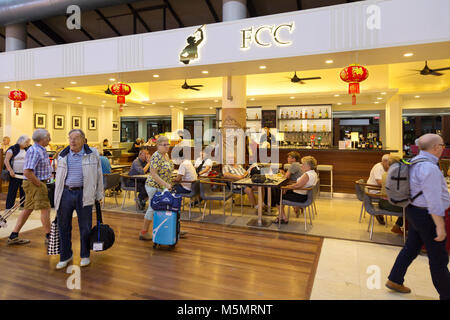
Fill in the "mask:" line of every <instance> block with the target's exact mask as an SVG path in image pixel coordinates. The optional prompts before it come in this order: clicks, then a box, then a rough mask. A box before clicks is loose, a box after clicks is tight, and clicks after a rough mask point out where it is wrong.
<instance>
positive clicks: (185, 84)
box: [181, 80, 203, 91]
mask: <svg viewBox="0 0 450 320" xmlns="http://www.w3.org/2000/svg"><path fill="white" fill-rule="evenodd" d="M197 87H203V85H202V84H194V85H192V86H191V85H188V84H187V81H186V80H184V83H183V85H182V86H181V88H182V89H186V90H187V89H191V90H196V91H200V89H197Z"/></svg>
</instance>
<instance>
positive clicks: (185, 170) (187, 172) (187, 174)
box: [178, 160, 197, 190]
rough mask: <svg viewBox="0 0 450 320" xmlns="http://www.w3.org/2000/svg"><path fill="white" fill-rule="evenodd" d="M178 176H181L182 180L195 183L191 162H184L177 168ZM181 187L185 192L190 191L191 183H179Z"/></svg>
mask: <svg viewBox="0 0 450 320" xmlns="http://www.w3.org/2000/svg"><path fill="white" fill-rule="evenodd" d="M178 174H179V175H181V176H183V178H182V180H185V181H195V180H197V172H196V171H195V168H194V166H193V165H192V162H191V160H184V161H183V162H182V163H181V164H180V167H179V168H178ZM181 186H182V187H183V188H185V189H186V190H191V183H181Z"/></svg>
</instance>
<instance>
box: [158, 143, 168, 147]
mask: <svg viewBox="0 0 450 320" xmlns="http://www.w3.org/2000/svg"><path fill="white" fill-rule="evenodd" d="M160 146H161V147H168V146H170V144H168V143H165V144H160Z"/></svg>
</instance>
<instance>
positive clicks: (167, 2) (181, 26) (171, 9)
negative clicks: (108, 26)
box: [164, 0, 184, 28]
mask: <svg viewBox="0 0 450 320" xmlns="http://www.w3.org/2000/svg"><path fill="white" fill-rule="evenodd" d="M164 3H165V4H166V5H167V8H168V9H169V11H170V13H171V14H172V15H173V17H174V18H175V20H177V22H178V26H179V27H180V28H184V24H183V22H182V21H181V19H180V17H179V16H178V15H177V13H176V12H175V10H173V8H172V6H171V5H170V3H169V0H164Z"/></svg>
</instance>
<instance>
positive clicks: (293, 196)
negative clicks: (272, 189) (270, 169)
mask: <svg viewBox="0 0 450 320" xmlns="http://www.w3.org/2000/svg"><path fill="white" fill-rule="evenodd" d="M278 190H279V192H280V189H278ZM279 192H278V194H276V198H275V203H276V205H279V204H280V193H279ZM273 196H274V195H272V200H273ZM283 200H289V201H293V202H305V201H306V200H308V196H307V195H306V194H299V193H296V192H294V191H293V190H288V191H287V192H286V193H285V194H283Z"/></svg>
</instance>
